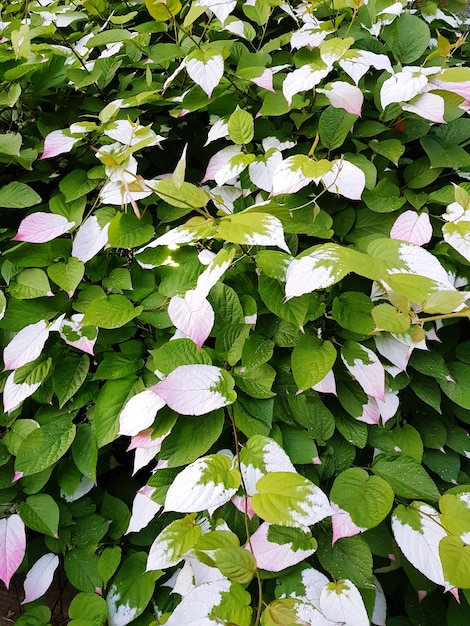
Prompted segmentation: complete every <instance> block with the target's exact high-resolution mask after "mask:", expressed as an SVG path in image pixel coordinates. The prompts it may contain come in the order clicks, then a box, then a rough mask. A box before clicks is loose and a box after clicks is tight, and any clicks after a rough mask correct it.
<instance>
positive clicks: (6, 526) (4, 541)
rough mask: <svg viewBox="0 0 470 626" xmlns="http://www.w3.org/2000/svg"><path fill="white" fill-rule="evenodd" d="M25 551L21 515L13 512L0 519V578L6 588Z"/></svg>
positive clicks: (24, 533)
mask: <svg viewBox="0 0 470 626" xmlns="http://www.w3.org/2000/svg"><path fill="white" fill-rule="evenodd" d="M25 552H26V532H25V525H24V523H23V520H22V519H21V517H20V516H19V515H17V514H16V513H14V514H13V515H10V517H4V518H3V519H0V580H3V582H4V583H5V586H6V588H7V589H8V587H9V586H10V580H11V577H12V576H13V574H14V573H15V572H16V570H17V569H18V568H19V566H20V565H21V561H22V560H23V557H24V555H25Z"/></svg>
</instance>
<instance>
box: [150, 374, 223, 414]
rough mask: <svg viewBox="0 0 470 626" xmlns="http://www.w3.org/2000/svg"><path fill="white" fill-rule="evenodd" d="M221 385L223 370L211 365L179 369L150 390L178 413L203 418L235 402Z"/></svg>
mask: <svg viewBox="0 0 470 626" xmlns="http://www.w3.org/2000/svg"><path fill="white" fill-rule="evenodd" d="M226 375H227V376H228V374H226ZM224 382H225V381H224V373H223V370H221V369H219V368H218V367H215V366H213V365H180V366H179V367H177V368H176V369H174V370H173V371H172V372H170V374H168V376H167V377H166V378H165V379H164V380H162V381H161V382H159V383H157V384H156V385H154V386H153V387H152V390H155V392H156V393H158V395H159V396H161V397H162V398H163V399H164V400H165V402H166V403H167V404H168V406H169V407H170V409H173V411H176V412H177V413H181V414H182V415H204V414H205V413H209V412H210V411H215V409H219V408H221V407H224V406H226V405H227V404H231V403H232V402H233V401H234V400H235V395H234V393H233V392H231V391H228V392H227V390H226V389H225V385H224V384H223V383H224Z"/></svg>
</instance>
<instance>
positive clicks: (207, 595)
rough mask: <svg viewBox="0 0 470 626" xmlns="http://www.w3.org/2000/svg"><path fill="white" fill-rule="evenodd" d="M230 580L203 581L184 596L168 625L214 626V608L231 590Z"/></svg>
mask: <svg viewBox="0 0 470 626" xmlns="http://www.w3.org/2000/svg"><path fill="white" fill-rule="evenodd" d="M230 587H231V583H230V581H229V580H217V581H214V582H210V583H203V584H202V585H200V586H199V587H196V588H195V589H193V590H192V591H190V592H189V593H188V595H186V596H184V597H183V599H182V600H181V602H180V604H178V606H177V607H176V609H175V610H174V611H173V613H172V614H171V616H170V618H169V619H168V621H167V622H166V626H182V625H183V624H184V626H214V624H215V623H216V622H214V620H213V619H212V618H211V617H210V616H211V613H212V609H213V608H214V607H215V606H218V605H219V604H220V602H221V601H222V594H225V593H228V592H229V591H230Z"/></svg>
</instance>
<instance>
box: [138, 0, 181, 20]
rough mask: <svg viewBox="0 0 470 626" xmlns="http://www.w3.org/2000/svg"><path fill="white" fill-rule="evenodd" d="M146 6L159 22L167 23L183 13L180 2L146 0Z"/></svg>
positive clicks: (175, 0) (177, 0)
mask: <svg viewBox="0 0 470 626" xmlns="http://www.w3.org/2000/svg"><path fill="white" fill-rule="evenodd" d="M145 6H146V7H147V11H148V12H149V13H150V15H151V16H152V17H153V18H154V19H155V20H157V21H158V22H166V21H167V20H170V19H171V18H172V17H174V16H175V15H178V13H179V12H180V11H181V2H180V0H145Z"/></svg>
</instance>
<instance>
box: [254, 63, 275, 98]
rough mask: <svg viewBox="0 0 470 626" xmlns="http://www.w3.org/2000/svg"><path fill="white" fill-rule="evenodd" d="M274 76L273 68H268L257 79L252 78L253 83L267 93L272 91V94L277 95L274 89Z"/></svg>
mask: <svg viewBox="0 0 470 626" xmlns="http://www.w3.org/2000/svg"><path fill="white" fill-rule="evenodd" d="M273 75H274V72H273V70H272V68H271V67H266V68H265V69H264V70H263V73H262V74H261V75H260V76H257V77H256V78H250V80H251V82H252V83H254V84H255V85H257V86H258V87H261V88H262V89H266V91H271V92H272V93H276V92H275V89H274V87H273Z"/></svg>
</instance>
